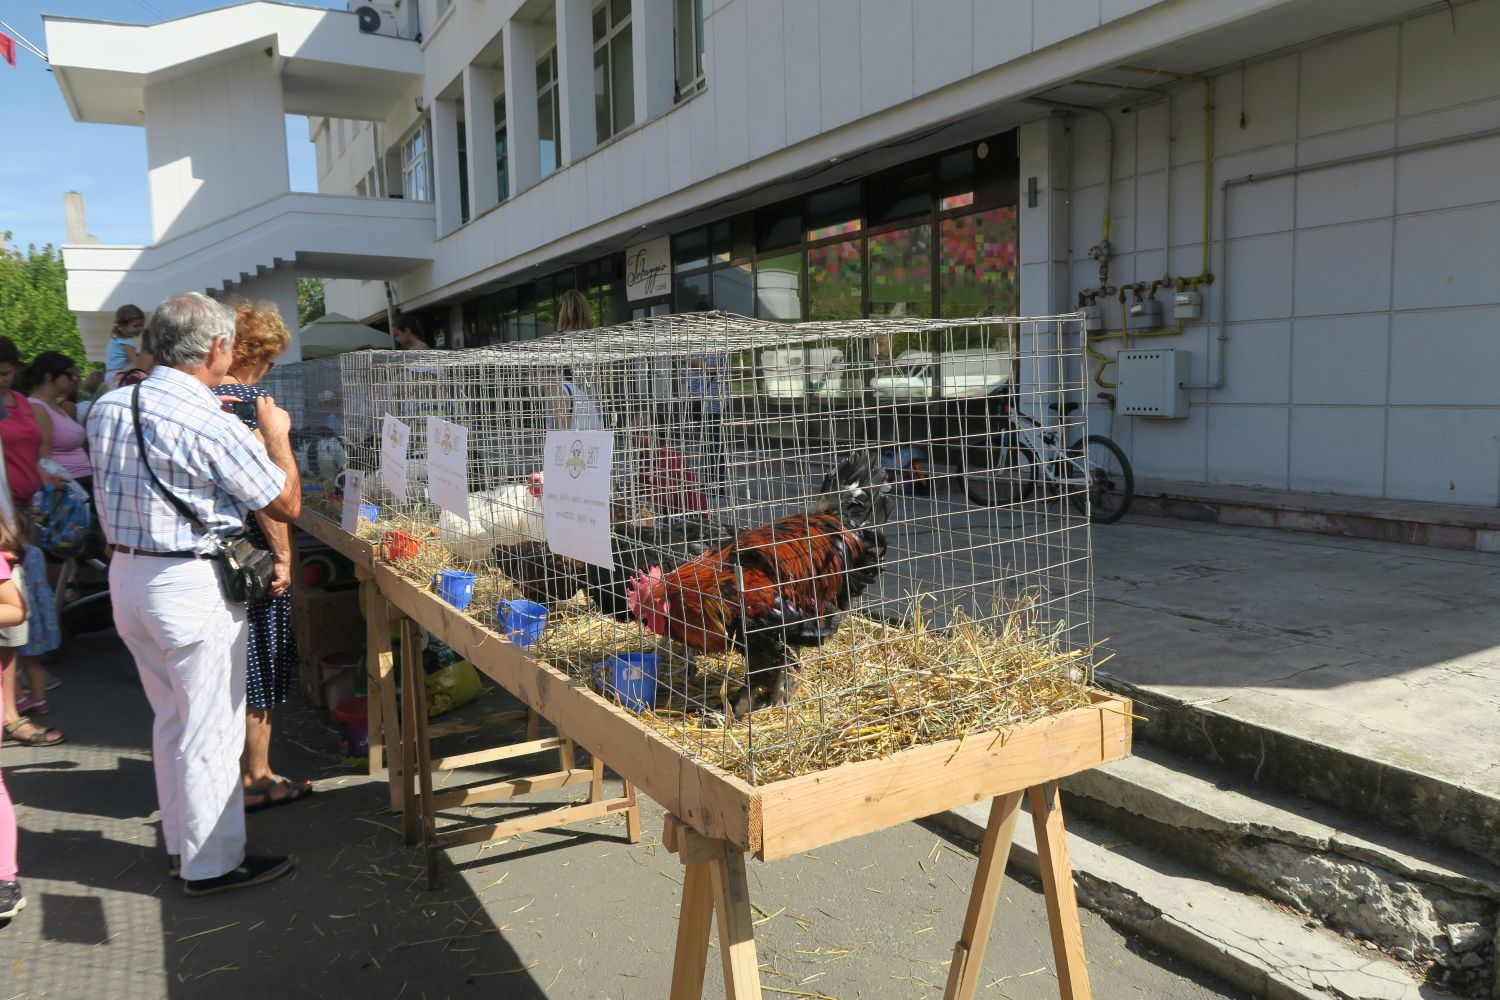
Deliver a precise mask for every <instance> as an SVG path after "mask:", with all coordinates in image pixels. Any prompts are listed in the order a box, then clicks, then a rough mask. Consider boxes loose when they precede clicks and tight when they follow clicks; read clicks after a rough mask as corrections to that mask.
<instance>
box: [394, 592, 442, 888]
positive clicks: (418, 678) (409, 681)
mask: <svg viewBox="0 0 1500 1000" xmlns="http://www.w3.org/2000/svg"><path fill="white" fill-rule="evenodd" d="M401 659H402V660H404V661H406V662H408V663H410V664H411V666H410V667H408V668H407V674H406V685H405V687H404V688H403V689H402V696H403V698H404V700H405V701H406V702H408V703H409V704H410V705H411V706H412V711H411V718H412V720H413V724H412V729H411V732H410V733H409V734H407V739H408V740H410V741H411V742H412V743H415V744H416V746H417V790H418V795H419V796H420V798H421V804H422V826H421V832H422V853H423V854H424V855H425V858H426V861H427V888H429V889H436V888H437V884H438V871H437V862H438V857H437V847H438V845H437V806H436V804H435V803H434V802H433V801H432V795H433V788H432V741H431V740H430V739H429V738H428V736H427V681H426V672H425V671H424V670H423V668H422V655H421V654H420V653H418V652H417V630H416V627H415V626H414V625H413V624H412V622H411V620H410V619H408V620H406V621H403V622H402V623H401Z"/></svg>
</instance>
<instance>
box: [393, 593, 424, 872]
mask: <svg viewBox="0 0 1500 1000" xmlns="http://www.w3.org/2000/svg"><path fill="white" fill-rule="evenodd" d="M410 631H411V623H410V622H402V623H401V657H400V662H399V665H398V669H399V670H400V671H401V687H402V689H403V690H404V692H405V697H403V698H402V699H401V774H400V779H401V795H400V798H401V820H402V828H403V829H404V831H405V834H406V844H407V846H408V847H411V846H414V845H416V844H417V843H419V842H420V839H421V838H420V836H419V835H420V832H421V825H422V822H421V820H422V816H421V804H420V803H419V802H418V801H417V791H416V775H417V740H416V733H417V725H416V708H415V706H416V699H415V698H413V697H412V695H411V691H412V684H413V682H412V676H413V674H415V675H416V677H417V678H418V680H417V681H416V683H418V684H420V683H421V677H422V666H421V663H420V662H419V659H420V658H419V657H417V656H416V655H414V652H413V651H414V650H415V648H416V647H415V643H413V642H411V641H409V639H410V637H409V635H408V633H409V632H410Z"/></svg>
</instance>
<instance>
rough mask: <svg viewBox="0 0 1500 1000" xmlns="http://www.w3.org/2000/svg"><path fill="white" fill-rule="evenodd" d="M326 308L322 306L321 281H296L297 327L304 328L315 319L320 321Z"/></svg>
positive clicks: (309, 279)
mask: <svg viewBox="0 0 1500 1000" xmlns="http://www.w3.org/2000/svg"><path fill="white" fill-rule="evenodd" d="M327 311H328V307H327V306H325V305H324V304H323V279H322V278H298V279H297V325H298V326H306V325H307V324H309V323H311V322H312V321H313V320H315V319H322V318H323V314H324V313H326V312H327Z"/></svg>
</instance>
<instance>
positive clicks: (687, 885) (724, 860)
mask: <svg viewBox="0 0 1500 1000" xmlns="http://www.w3.org/2000/svg"><path fill="white" fill-rule="evenodd" d="M661 840H662V844H664V845H665V846H666V848H667V850H669V851H671V852H673V853H674V854H676V855H677V856H678V858H679V859H681V861H682V863H683V864H684V865H686V866H687V870H686V872H685V873H684V876H683V880H682V913H681V916H680V917H679V919H678V924H677V956H676V959H675V960H674V963H673V966H672V992H671V998H672V1000H697V998H699V997H701V996H702V995H703V974H704V971H705V970H706V969H707V966H708V931H709V915H710V908H709V904H710V899H711V900H712V911H711V912H712V914H713V915H714V917H715V918H716V919H717V920H718V922H719V957H720V959H721V960H722V961H723V963H724V995H725V997H726V998H727V1000H759V997H760V996H761V988H760V966H759V963H757V961H756V958H755V921H754V917H753V915H752V914H751V912H750V883H749V881H748V880H747V879H746V877H745V854H744V852H743V851H741V850H740V849H739V848H738V847H736V846H735V845H734V844H731V843H729V842H728V841H725V840H715V839H713V838H711V837H705V836H703V835H702V834H701V833H699V832H698V831H696V830H694V829H693V828H692V827H690V826H688V825H687V824H686V823H684V822H682V821H681V820H679V819H678V818H677V817H675V816H671V815H668V816H667V817H666V818H665V820H664V822H663V825H662V837H661Z"/></svg>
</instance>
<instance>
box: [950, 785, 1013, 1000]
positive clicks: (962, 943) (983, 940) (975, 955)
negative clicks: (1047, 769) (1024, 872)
mask: <svg viewBox="0 0 1500 1000" xmlns="http://www.w3.org/2000/svg"><path fill="white" fill-rule="evenodd" d="M1020 813H1021V793H1020V792H1010V793H1008V794H1006V795H1001V796H999V797H998V798H996V799H995V800H994V801H992V802H991V803H990V819H989V823H988V824H987V825H986V827H985V831H984V843H983V844H982V845H981V846H980V849H979V865H978V867H977V869H976V870H975V872H974V888H973V889H972V890H970V892H969V908H968V911H967V913H965V914H964V926H963V932H962V933H961V935H960V936H959V939H958V944H956V945H954V947H953V964H952V965H950V966H949V967H948V988H947V989H946V990H944V991H943V997H944V998H945V1000H973V997H974V991H975V989H977V988H978V986H979V978H980V975H981V973H982V972H983V971H984V949H985V945H987V944H988V943H989V940H990V929H991V927H993V926H994V921H995V904H996V903H997V902H999V899H1000V883H1001V882H1002V881H1004V878H1005V862H1006V860H1007V859H1008V858H1009V857H1010V844H1011V838H1012V836H1013V835H1014V833H1015V829H1016V817H1017V816H1019V815H1020Z"/></svg>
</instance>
